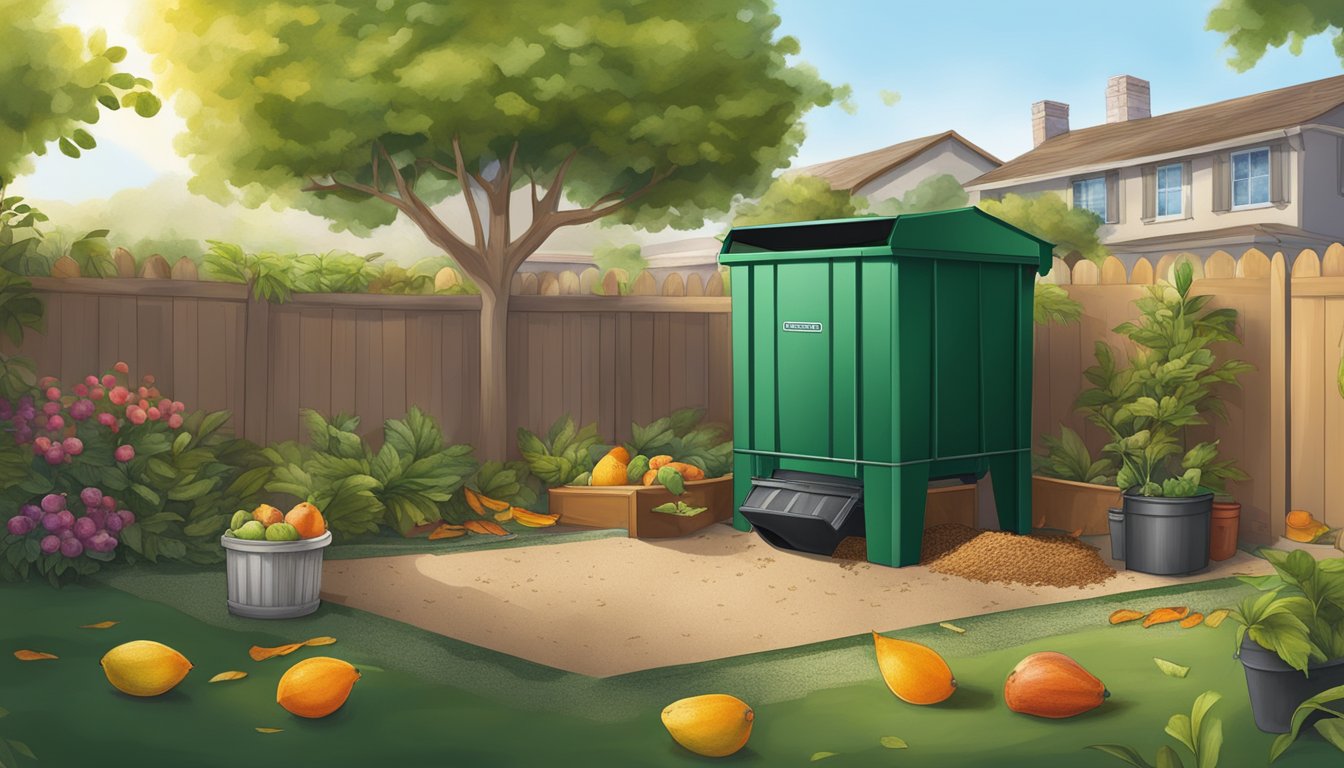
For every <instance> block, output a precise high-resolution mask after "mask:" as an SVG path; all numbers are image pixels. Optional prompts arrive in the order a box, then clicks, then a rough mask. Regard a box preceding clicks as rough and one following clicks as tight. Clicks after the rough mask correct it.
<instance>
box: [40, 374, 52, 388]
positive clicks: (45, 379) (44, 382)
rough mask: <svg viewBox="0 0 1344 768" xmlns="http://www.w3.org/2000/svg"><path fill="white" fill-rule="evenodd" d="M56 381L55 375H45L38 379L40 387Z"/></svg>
mask: <svg viewBox="0 0 1344 768" xmlns="http://www.w3.org/2000/svg"><path fill="white" fill-rule="evenodd" d="M55 383H56V377H55V376H43V377H42V378H40V379H38V380H37V386H39V387H49V386H51V385H52V384H55Z"/></svg>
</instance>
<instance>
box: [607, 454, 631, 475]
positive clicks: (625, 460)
mask: <svg viewBox="0 0 1344 768" xmlns="http://www.w3.org/2000/svg"><path fill="white" fill-rule="evenodd" d="M607 456H612V457H614V458H615V459H616V460H617V461H619V462H620V463H622V464H629V463H630V452H629V451H627V450H626V449H625V446H623V445H618V446H616V447H615V448H612V449H611V450H610V451H607ZM618 485H619V483H618Z"/></svg>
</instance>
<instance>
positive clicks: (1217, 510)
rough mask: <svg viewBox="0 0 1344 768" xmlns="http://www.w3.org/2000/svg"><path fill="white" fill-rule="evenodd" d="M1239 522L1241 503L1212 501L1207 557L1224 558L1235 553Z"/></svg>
mask: <svg viewBox="0 0 1344 768" xmlns="http://www.w3.org/2000/svg"><path fill="white" fill-rule="evenodd" d="M1240 523H1241V505H1240V504H1238V503H1237V502H1235V501H1215V502H1213V516H1212V517H1211V518H1210V520H1209V558H1210V559H1213V560H1226V559H1228V558H1229V557H1231V556H1233V555H1235V554H1237V529H1238V527H1239V526H1240Z"/></svg>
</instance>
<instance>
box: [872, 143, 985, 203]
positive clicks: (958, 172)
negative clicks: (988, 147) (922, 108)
mask: <svg viewBox="0 0 1344 768" xmlns="http://www.w3.org/2000/svg"><path fill="white" fill-rule="evenodd" d="M996 167H998V166H997V164H996V163H994V162H993V161H991V160H989V159H988V158H986V157H984V156H983V155H981V154H980V153H978V152H975V151H973V150H971V149H970V148H968V147H967V146H966V145H965V144H962V143H961V142H959V141H957V140H955V139H952V138H947V139H943V140H942V141H940V142H938V143H937V144H934V145H933V146H932V147H929V148H928V149H926V150H924V151H923V152H920V153H919V154H917V155H915V156H914V157H912V158H910V159H909V160H907V161H905V162H903V163H901V164H900V165H899V166H897V167H895V168H893V169H891V170H889V171H887V172H886V173H884V174H882V175H881V176H879V177H877V178H876V179H873V180H872V181H870V182H868V183H867V184H865V185H863V186H862V187H859V188H858V189H857V190H855V194H858V195H862V196H863V197H866V198H868V201H869V202H874V203H875V202H878V201H881V200H889V199H891V198H895V197H901V196H902V195H904V194H905V193H906V192H909V191H910V190H912V189H914V188H915V186H916V185H918V184H919V183H920V182H921V181H924V180H925V179H927V178H929V177H931V176H939V175H942V174H945V173H946V174H951V175H952V176H953V177H954V178H956V180H957V181H959V182H961V183H963V184H965V183H966V182H967V181H969V180H971V179H974V178H975V177H977V176H980V175H982V174H985V173H988V172H989V171H991V170H993V169H994V168H996Z"/></svg>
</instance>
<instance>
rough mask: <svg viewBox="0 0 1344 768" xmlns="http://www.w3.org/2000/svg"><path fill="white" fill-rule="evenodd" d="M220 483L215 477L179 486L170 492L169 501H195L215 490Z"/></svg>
mask: <svg viewBox="0 0 1344 768" xmlns="http://www.w3.org/2000/svg"><path fill="white" fill-rule="evenodd" d="M218 482H219V481H218V480H217V479H215V478H213V477H211V478H205V479H203V480H196V481H195V482H191V483H186V484H185V485H179V486H177V487H175V488H173V489H171V490H169V491H168V500H169V501H195V500H196V499H199V498H201V497H202V496H204V495H205V494H207V493H209V492H210V491H212V490H214V489H215V485H216V484H217V483H218Z"/></svg>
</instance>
